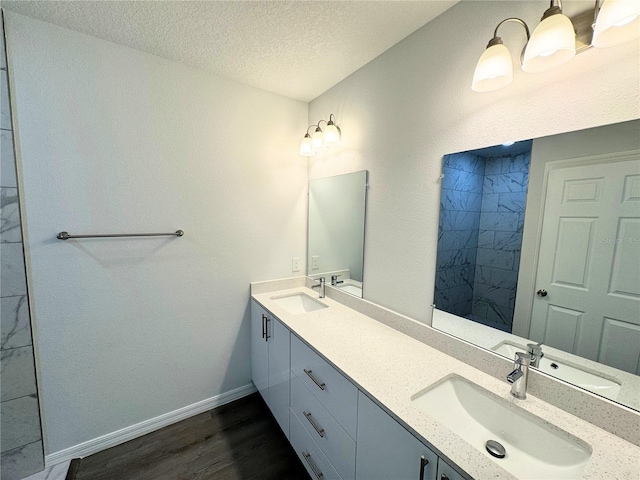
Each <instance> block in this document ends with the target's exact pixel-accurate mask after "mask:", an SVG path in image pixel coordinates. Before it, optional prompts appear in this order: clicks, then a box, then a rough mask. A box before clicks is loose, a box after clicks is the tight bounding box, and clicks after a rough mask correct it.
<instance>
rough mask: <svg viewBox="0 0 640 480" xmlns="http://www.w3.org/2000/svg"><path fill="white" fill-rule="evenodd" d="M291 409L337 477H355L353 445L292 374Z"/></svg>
mask: <svg viewBox="0 0 640 480" xmlns="http://www.w3.org/2000/svg"><path fill="white" fill-rule="evenodd" d="M291 409H292V410H293V411H294V412H295V414H296V416H297V417H298V418H299V419H300V421H301V422H302V425H303V426H304V428H305V430H306V431H307V433H308V434H309V435H310V436H311V438H313V439H314V440H315V442H316V444H317V445H318V446H319V447H320V448H321V449H322V451H323V452H324V454H325V455H326V456H327V458H328V459H329V461H330V462H331V463H332V464H333V466H334V467H335V469H336V470H337V471H338V473H339V474H340V476H341V477H342V478H344V479H352V478H355V474H356V473H355V472H356V442H355V441H354V440H353V438H351V437H350V436H349V434H347V432H345V430H344V429H343V428H342V427H341V426H340V424H339V423H338V422H337V421H336V419H335V418H333V417H332V416H331V414H330V413H329V412H328V411H327V410H326V409H325V408H324V407H323V406H322V405H321V404H320V402H319V401H318V399H317V398H316V397H314V396H313V395H312V394H311V392H309V390H308V389H307V387H305V386H304V385H303V384H302V382H301V381H300V380H299V379H298V378H297V377H296V376H295V375H293V376H292V378H291Z"/></svg>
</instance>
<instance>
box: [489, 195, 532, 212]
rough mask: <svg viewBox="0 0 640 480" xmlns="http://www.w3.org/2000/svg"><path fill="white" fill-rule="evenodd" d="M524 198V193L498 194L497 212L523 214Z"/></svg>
mask: <svg viewBox="0 0 640 480" xmlns="http://www.w3.org/2000/svg"><path fill="white" fill-rule="evenodd" d="M526 198H527V194H526V192H512V193H500V194H498V202H497V205H496V209H497V211H498V212H514V213H520V212H524V206H525V202H526Z"/></svg>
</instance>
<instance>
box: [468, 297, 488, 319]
mask: <svg viewBox="0 0 640 480" xmlns="http://www.w3.org/2000/svg"><path fill="white" fill-rule="evenodd" d="M471 313H472V314H473V315H478V316H479V317H486V316H487V303H486V302H484V301H482V300H476V299H475V297H474V299H473V304H472V306H471Z"/></svg>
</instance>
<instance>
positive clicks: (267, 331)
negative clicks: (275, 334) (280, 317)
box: [264, 317, 271, 342]
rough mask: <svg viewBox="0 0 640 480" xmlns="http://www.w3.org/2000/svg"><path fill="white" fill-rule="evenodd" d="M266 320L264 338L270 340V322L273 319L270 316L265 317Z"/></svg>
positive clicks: (266, 340)
mask: <svg viewBox="0 0 640 480" xmlns="http://www.w3.org/2000/svg"><path fill="white" fill-rule="evenodd" d="M265 320H266V322H264V333H265V337H264V340H265V342H268V341H269V339H270V338H271V335H269V322H270V321H271V319H270V318H269V317H265Z"/></svg>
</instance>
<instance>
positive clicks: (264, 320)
mask: <svg viewBox="0 0 640 480" xmlns="http://www.w3.org/2000/svg"><path fill="white" fill-rule="evenodd" d="M266 334H267V316H266V315H265V314H264V313H263V314H262V338H264V337H265V335H266Z"/></svg>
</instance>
